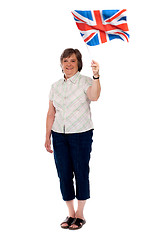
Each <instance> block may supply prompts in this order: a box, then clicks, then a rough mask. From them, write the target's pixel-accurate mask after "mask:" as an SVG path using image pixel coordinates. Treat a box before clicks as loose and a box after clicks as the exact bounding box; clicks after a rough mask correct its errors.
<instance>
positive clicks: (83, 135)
mask: <svg viewBox="0 0 155 240" xmlns="http://www.w3.org/2000/svg"><path fill="white" fill-rule="evenodd" d="M60 62H61V67H62V71H63V73H64V78H62V79H60V80H59V81H57V82H55V83H53V84H52V87H51V91H50V95H49V110H48V113H47V120H46V141H45V147H46V150H47V151H48V152H50V153H52V152H53V151H54V159H55V164H56V168H57V173H58V176H59V179H60V189H61V193H62V198H63V200H64V201H65V202H66V204H67V207H68V211H69V215H68V217H67V218H66V219H65V221H64V222H63V223H61V227H62V228H69V229H70V230H75V229H79V228H81V227H82V226H83V225H84V224H85V222H86V221H85V219H84V215H83V210H84V206H85V203H86V200H87V199H88V198H90V190H89V160H90V153H91V145H92V141H93V140H92V136H93V123H92V120H91V112H90V102H91V101H97V100H98V98H99V96H100V91H101V87H100V81H99V65H98V63H97V62H95V61H92V64H91V67H92V71H93V80H92V79H91V78H89V77H86V76H83V75H81V74H80V71H81V69H82V65H83V64H82V55H81V53H80V52H79V50H78V49H72V48H68V49H65V50H64V52H63V53H62V55H61V57H60ZM51 135H52V142H53V150H51V140H50V137H51ZM74 176H75V181H76V193H75V190H74V184H73V178H74ZM75 197H76V198H77V200H78V208H77V211H76V212H75V210H74V199H75Z"/></svg>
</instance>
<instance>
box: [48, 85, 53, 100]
mask: <svg viewBox="0 0 155 240" xmlns="http://www.w3.org/2000/svg"><path fill="white" fill-rule="evenodd" d="M53 99H54V88H53V85H52V86H51V90H50V93H49V100H50V101H53Z"/></svg>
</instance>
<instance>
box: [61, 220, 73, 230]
mask: <svg viewBox="0 0 155 240" xmlns="http://www.w3.org/2000/svg"><path fill="white" fill-rule="evenodd" d="M74 220H75V218H72V217H66V219H65V220H64V221H63V222H62V223H61V224H60V226H61V227H62V228H64V229H67V228H69V227H70V226H71V225H72V224H73V222H74ZM63 223H67V224H68V226H62V224H63Z"/></svg>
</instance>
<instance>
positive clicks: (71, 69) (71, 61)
mask: <svg viewBox="0 0 155 240" xmlns="http://www.w3.org/2000/svg"><path fill="white" fill-rule="evenodd" d="M61 67H62V70H63V72H64V74H65V77H66V78H70V77H73V76H74V75H75V74H76V73H77V72H78V60H77V58H76V55H75V53H74V54H72V55H71V56H70V57H68V58H63V60H62V63H61Z"/></svg>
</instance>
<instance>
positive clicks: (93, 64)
mask: <svg viewBox="0 0 155 240" xmlns="http://www.w3.org/2000/svg"><path fill="white" fill-rule="evenodd" d="M91 67H92V70H93V75H94V77H99V64H98V63H97V62H95V61H94V60H92V62H91Z"/></svg>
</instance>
